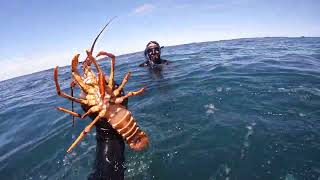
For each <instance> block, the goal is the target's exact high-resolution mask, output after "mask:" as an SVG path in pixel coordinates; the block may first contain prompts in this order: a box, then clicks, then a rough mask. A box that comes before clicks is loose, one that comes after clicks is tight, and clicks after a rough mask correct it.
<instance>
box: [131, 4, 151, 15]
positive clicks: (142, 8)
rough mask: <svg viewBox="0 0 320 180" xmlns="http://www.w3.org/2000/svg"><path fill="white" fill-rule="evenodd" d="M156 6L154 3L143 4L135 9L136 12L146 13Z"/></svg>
mask: <svg viewBox="0 0 320 180" xmlns="http://www.w3.org/2000/svg"><path fill="white" fill-rule="evenodd" d="M153 9H154V6H153V5H152V4H143V5H141V6H139V7H137V8H135V9H134V11H133V13H134V14H146V13H149V12H151V11H153Z"/></svg>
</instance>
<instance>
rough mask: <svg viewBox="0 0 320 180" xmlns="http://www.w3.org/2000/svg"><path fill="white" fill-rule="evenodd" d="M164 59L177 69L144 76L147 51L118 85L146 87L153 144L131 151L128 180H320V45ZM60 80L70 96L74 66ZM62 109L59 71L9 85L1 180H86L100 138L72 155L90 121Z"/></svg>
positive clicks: (126, 64)
mask: <svg viewBox="0 0 320 180" xmlns="http://www.w3.org/2000/svg"><path fill="white" fill-rule="evenodd" d="M82 56H84V54H82ZM163 58H165V59H169V60H171V61H172V62H173V63H172V64H170V65H169V66H166V67H164V68H163V70H162V71H161V72H152V71H149V70H148V69H147V68H139V67H137V66H138V64H139V63H141V62H142V61H143V53H142V52H139V53H134V54H128V55H123V56H119V57H117V62H116V80H117V81H121V80H122V77H123V76H124V75H125V73H126V72H127V71H129V70H130V71H131V72H132V77H131V78H130V79H129V82H128V84H127V86H126V88H125V91H129V90H137V89H139V88H140V87H143V86H146V87H147V91H146V92H145V93H144V94H143V95H140V96H137V97H132V98H130V99H129V109H130V110H131V111H132V113H133V115H134V117H135V118H136V119H137V121H138V123H139V125H140V126H141V128H142V129H143V130H144V131H146V132H147V133H148V135H149V138H150V142H151V144H150V147H149V149H148V150H147V151H143V152H133V151H131V150H129V149H128V148H127V150H126V164H125V165H126V172H125V176H126V179H164V180H168V179H190V180H191V179H205V180H214V179H217V180H218V179H230V180H232V179H266V180H270V179H283V180H285V179H286V180H293V179H294V180H297V179H308V180H309V179H319V178H320V109H319V107H320V71H319V70H320V38H255V39H238V40H229V41H217V42H204V43H193V44H186V45H179V46H172V47H166V48H164V49H163ZM70 61H71V60H70ZM100 63H101V64H102V65H103V69H104V70H105V71H106V72H109V65H110V63H109V60H107V59H104V60H102V61H100ZM59 72H60V76H59V79H60V82H61V85H62V88H63V90H64V91H66V92H68V93H69V92H70V90H69V82H70V77H71V76H70V67H64V68H60V71H59ZM57 106H64V107H66V108H70V107H71V103H70V102H69V101H67V100H66V99H63V98H61V97H58V96H57V95H56V91H55V86H54V82H53V70H52V69H50V70H47V71H42V72H38V73H35V74H31V75H26V76H23V77H18V78H14V79H10V80H6V81H2V82H0V179H86V177H87V175H88V174H89V172H90V169H91V167H92V166H93V160H94V155H95V137H94V135H95V131H94V130H93V131H92V132H91V133H89V135H88V136H87V137H86V138H85V140H83V141H82V142H81V144H80V145H79V146H78V147H77V148H76V149H75V151H74V152H73V153H71V154H66V153H65V152H66V149H67V148H68V147H69V145H70V144H71V143H72V141H73V140H74V138H76V137H77V136H78V134H79V133H80V132H81V130H82V129H83V128H84V127H85V126H86V125H87V124H88V123H89V119H85V120H76V123H75V127H72V123H71V119H72V118H71V117H70V115H67V114H65V113H62V112H59V111H57V110H56V109H55V107H57ZM76 111H78V112H81V113H82V111H81V108H80V107H79V106H78V105H76Z"/></svg>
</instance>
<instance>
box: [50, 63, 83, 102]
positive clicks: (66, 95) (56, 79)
mask: <svg viewBox="0 0 320 180" xmlns="http://www.w3.org/2000/svg"><path fill="white" fill-rule="evenodd" d="M54 82H55V84H56V90H57V94H58V95H59V96H61V97H64V98H67V99H69V100H71V101H75V102H77V103H81V104H87V101H86V100H84V99H79V98H75V97H72V96H70V95H68V94H66V93H64V92H62V91H61V89H60V85H59V82H58V66H57V67H56V68H55V69H54Z"/></svg>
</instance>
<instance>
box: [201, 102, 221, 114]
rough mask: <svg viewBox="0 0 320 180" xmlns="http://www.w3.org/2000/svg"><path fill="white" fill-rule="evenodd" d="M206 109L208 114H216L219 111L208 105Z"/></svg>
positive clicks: (212, 105)
mask: <svg viewBox="0 0 320 180" xmlns="http://www.w3.org/2000/svg"><path fill="white" fill-rule="evenodd" d="M204 107H205V108H206V109H207V111H206V113H207V114H214V112H215V111H217V110H218V109H217V108H216V107H215V106H214V104H207V105H205V106H204Z"/></svg>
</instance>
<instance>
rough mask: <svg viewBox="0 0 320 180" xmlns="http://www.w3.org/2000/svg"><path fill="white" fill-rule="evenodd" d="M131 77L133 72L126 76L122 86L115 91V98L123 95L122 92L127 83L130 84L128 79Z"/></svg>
mask: <svg viewBox="0 0 320 180" xmlns="http://www.w3.org/2000/svg"><path fill="white" fill-rule="evenodd" d="M130 75H131V72H128V73H127V74H126V76H125V77H124V78H123V80H122V82H121V84H120V86H119V87H118V88H117V89H116V90H114V91H113V95H114V97H117V96H118V95H119V94H120V93H121V90H122V89H123V87H124V86H125V85H126V83H127V82H128V79H129V77H130Z"/></svg>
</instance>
